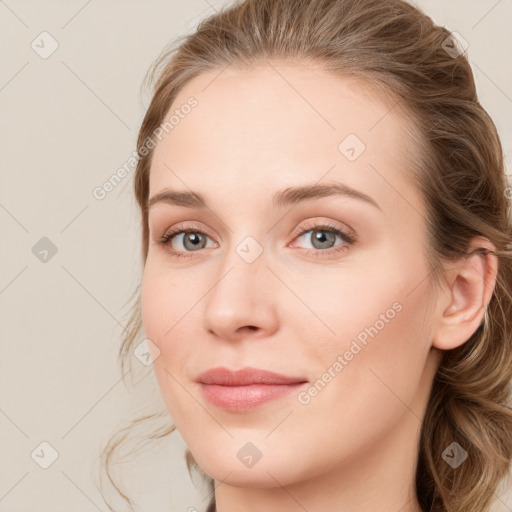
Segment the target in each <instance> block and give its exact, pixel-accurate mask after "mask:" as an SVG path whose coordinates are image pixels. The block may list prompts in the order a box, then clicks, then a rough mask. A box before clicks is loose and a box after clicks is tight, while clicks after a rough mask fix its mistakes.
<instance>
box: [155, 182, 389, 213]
mask: <svg viewBox="0 0 512 512" xmlns="http://www.w3.org/2000/svg"><path fill="white" fill-rule="evenodd" d="M337 195H342V196H348V197H352V198H354V199H359V200H361V201H364V202H366V203H367V204H370V205H372V206H374V207H375V208H377V209H379V210H381V211H382V209H381V207H380V206H379V205H378V204H377V202H376V201H375V200H374V199H373V198H372V197H370V196H369V195H367V194H365V193H364V192H361V191H360V190H356V189H354V188H352V187H349V186H348V185H345V184H344V183H338V182H334V183H329V184H325V185H318V184H315V185H304V186H299V187H288V188H285V189H284V190H280V191H278V192H276V193H275V194H274V196H273V198H272V204H273V206H274V208H284V207H285V206H289V205H295V204H298V203H300V202H302V201H306V200H310V199H318V198H321V197H329V196H337ZM159 203H164V204H171V205H175V206H183V207H186V208H207V207H208V206H207V204H206V200H205V198H204V197H203V196H202V195H201V194H199V193H197V192H177V191H174V190H170V189H163V190H162V191H161V192H158V193H157V194H155V195H154V196H152V197H151V198H150V199H149V201H148V204H147V209H148V210H149V209H150V208H151V207H152V206H154V205H155V204H159Z"/></svg>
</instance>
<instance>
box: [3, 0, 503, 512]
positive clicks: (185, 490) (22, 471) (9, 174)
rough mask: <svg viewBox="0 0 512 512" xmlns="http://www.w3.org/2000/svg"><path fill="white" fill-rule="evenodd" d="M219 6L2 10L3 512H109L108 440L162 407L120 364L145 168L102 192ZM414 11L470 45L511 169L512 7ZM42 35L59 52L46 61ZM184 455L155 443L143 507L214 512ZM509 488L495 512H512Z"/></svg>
mask: <svg viewBox="0 0 512 512" xmlns="http://www.w3.org/2000/svg"><path fill="white" fill-rule="evenodd" d="M222 4H223V2H219V1H217V2H213V1H212V0H209V1H208V2H207V1H206V0H186V1H180V2H178V1H177V0H166V1H163V0H150V1H145V2H143V1H134V0H125V1H123V2H119V1H115V0H102V1H99V0H92V1H90V0H89V1H86V0H73V1H66V2H65V1H63V0H61V1H57V0H47V1H45V2H41V1H36V0H23V1H22V0H5V2H0V17H1V18H0V19H1V28H0V38H1V41H0V52H1V66H0V109H1V116H0V130H1V132H0V152H1V156H2V183H1V187H0V222H1V229H2V231H1V233H2V251H1V262H0V314H1V318H0V322H1V329H2V331H1V334H2V336H1V357H0V449H1V455H0V512H46V511H49V510H52V511H53V512H64V511H66V512H67V511H69V510H74V511H76V512H79V511H83V512H89V511H95V510H103V511H106V510H107V507H106V505H105V504H104V502H103V501H102V499H101V496H100V494H99V492H98V489H97V487H96V483H95V481H96V480H97V477H96V475H95V471H96V469H95V468H96V465H97V458H98V450H99V447H100V445H101V443H103V442H104V441H105V440H106V439H107V438H108V436H109V434H111V433H112V432H114V430H116V428H117V427H119V426H121V425H122V424H123V422H125V421H126V420H127V419H129V418H131V417H135V416H136V415H137V413H138V412H140V411H142V410H144V411H146V410H149V409H151V407H152V406H153V405H154V406H155V407H163V405H162V401H161V398H160V396H159V393H158V389H157V388H156V387H155V386H156V385H155V384H154V381H152V379H151V378H150V379H149V380H148V384H147V385H144V386H141V387H139V388H137V389H136V390H132V389H131V388H130V387H129V386H127V385H125V384H124V383H123V381H122V380H121V375H120V373H119V369H118V366H117V361H116V357H117V350H118V347H119V344H120V337H121V333H122V327H121V325H124V324H125V322H126V319H125V317H124V315H125V313H126V308H124V307H123V304H124V303H125V302H126V300H127V299H128V298H129V295H130V293H131V292H132V290H133V288H134V287H135V286H136V284H137V282H138V280H139V277H140V272H141V262H140V241H139V236H140V231H139V224H138V222H139V220H138V212H137V210H136V208H135V203H134V199H133V195H132V188H131V187H132V182H131V178H132V176H133V172H131V173H129V174H128V176H127V177H126V178H125V180H124V181H123V183H121V184H120V185H119V186H117V187H116V188H115V189H114V190H113V191H112V192H110V193H109V194H108V195H107V196H106V197H105V198H104V199H102V200H100V199H97V198H95V197H94V195H93V191H94V189H95V188H96V187H98V186H101V185H102V184H103V183H104V182H105V181H107V180H108V179H109V177H110V176H111V175H112V174H114V173H115V172H116V171H117V169H119V168H120V167H121V166H123V164H125V163H126V162H127V160H128V159H129V158H130V156H132V154H133V152H134V151H135V141H136V136H137V131H138V128H139V126H140V123H141V121H142V117H143V115H144V112H145V108H146V107H147V105H148V99H149V98H148V97H146V96H142V97H140V96H139V88H140V85H141V82H142V80H143V77H144V74H145V72H146V70H147V69H148V67H149V66H150V64H151V63H152V62H153V60H154V59H155V58H156V57H157V56H158V54H159V53H160V51H161V50H162V49H163V48H164V46H165V45H166V44H167V43H168V42H170V41H171V40H172V39H174V38H175V37H177V36H179V35H182V34H184V33H185V32H189V31H191V30H192V29H193V28H194V26H195V24H196V23H197V21H198V20H199V19H201V18H202V17H204V16H205V15H207V14H209V13H211V12H213V9H214V8H215V7H217V8H218V7H219V6H220V5H222ZM417 4H418V5H419V6H420V7H422V8H423V9H424V10H425V11H426V12H427V14H429V15H431V16H432V17H433V18H434V20H435V21H436V22H437V23H439V24H442V25H445V26H446V27H447V28H448V29H450V30H455V31H457V32H459V33H460V34H462V36H463V37H464V38H465V39H466V40H467V41H468V43H469V48H468V52H469V56H470V60H471V64H472V66H473V69H474V72H475V76H476V81H477V86H478V91H479V95H480V100H481V103H482V104H483V105H484V107H485V108H486V109H487V110H488V112H489V113H490V115H491V116H492V118H493V119H494V121H495V123H496V125H497V127H498V130H499V132H500V135H501V137H502V142H503V145H504V149H505V154H506V157H507V162H508V169H509V172H511V167H510V160H511V148H512V99H511V98H512V68H511V66H510V50H511V49H512V31H511V30H510V21H511V20H512V3H511V2H510V1H508V0H501V1H496V0H449V1H448V0H429V1H427V0H422V1H418V2H417ZM43 31H46V32H48V33H49V34H50V35H51V37H52V38H53V39H54V40H55V41H57V43H58V48H57V49H56V51H55V52H54V53H53V54H51V55H50V56H49V57H47V58H43V57H42V56H41V54H43V56H44V52H49V51H50V50H51V44H52V41H51V39H50V38H49V37H48V36H40V34H41V32H43ZM41 39H43V41H41ZM53 44H54V43H53ZM31 45H33V46H35V48H37V50H36V49H34V48H33V47H32V46H31ZM43 238H45V239H43ZM41 239H43V240H42V241H41ZM34 247H35V249H34ZM55 250H56V251H57V252H56V253H55V254H53V252H55ZM45 251H47V252H45ZM34 253H36V254H34ZM41 258H42V259H43V260H44V259H45V258H46V261H41ZM135 363H137V362H135ZM149 369H150V370H151V368H149ZM143 370H144V368H143ZM151 377H152V375H151ZM42 442H46V443H49V445H51V447H53V449H55V450H56V452H57V453H58V458H57V459H56V460H55V461H54V462H53V464H51V465H50V466H49V467H48V468H47V469H43V468H42V467H40V464H44V462H45V461H46V462H47V463H48V462H50V461H51V456H52V448H50V447H49V446H47V445H41V443H42ZM34 450H35V452H34ZM31 454H33V455H31ZM183 454H184V444H183V441H182V439H181V437H180V436H179V434H178V433H174V434H173V435H172V436H171V438H169V440H168V441H167V442H166V443H164V444H162V446H161V447H159V448H158V449H153V450H149V449H148V451H147V453H146V454H145V457H144V461H143V462H142V461H141V462H139V463H138V466H137V471H138V472H139V473H134V474H133V475H132V481H131V482H130V484H129V491H130V495H133V497H134V498H136V499H137V502H138V504H139V505H140V510H151V511H152V512H160V511H169V510H176V511H186V510H187V509H188V508H189V507H196V508H197V510H203V509H204V507H205V505H206V503H207V500H203V497H204V496H203V495H202V494H203V492H204V490H202V489H200V488H199V487H197V488H196V487H194V484H193V483H192V481H191V480H190V478H189V475H188V473H187V471H186V468H185V464H184V460H183ZM36 461H38V462H39V463H36ZM505 491H506V489H503V491H502V492H503V493H504V494H503V495H502V496H501V501H499V502H497V504H496V507H495V509H494V510H495V511H510V510H512V493H511V492H510V491H509V492H508V494H506V493H505Z"/></svg>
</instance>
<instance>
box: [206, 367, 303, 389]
mask: <svg viewBox="0 0 512 512" xmlns="http://www.w3.org/2000/svg"><path fill="white" fill-rule="evenodd" d="M197 381H198V382H200V383H202V384H218V385H219V386H249V385H251V384H266V385H271V384H274V385H280V384H300V383H303V382H307V380H306V379H304V378H300V377H287V376H286V375H281V374H279V373H274V372H270V371H268V370H259V369H257V368H249V367H248V368H244V369H243V370H238V371H232V370H229V369H227V368H221V367H219V368H212V369H211V370H208V371H206V372H204V373H201V375H199V377H198V378H197Z"/></svg>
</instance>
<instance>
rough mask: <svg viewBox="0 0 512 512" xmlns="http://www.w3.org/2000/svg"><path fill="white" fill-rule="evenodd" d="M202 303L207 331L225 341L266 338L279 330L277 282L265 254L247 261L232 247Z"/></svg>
mask: <svg viewBox="0 0 512 512" xmlns="http://www.w3.org/2000/svg"><path fill="white" fill-rule="evenodd" d="M223 263H224V264H223V265H222V266H221V268H219V271H218V273H216V274H215V276H214V279H213V280H212V282H211V283H210V285H209V289H210V291H209V292H208V293H207V295H206V296H205V298H204V301H202V302H203V307H204V311H203V324H204V328H205V329H206V331H207V332H208V333H209V334H211V335H214V336H215V337H217V338H219V339H221V340H225V341H236V340H241V339H246V338H247V337H251V338H260V337H267V336H270V335H271V334H273V333H274V332H275V331H276V330H277V329H278V315H277V307H276V304H277V294H276V290H275V287H276V285H277V283H276V281H277V280H276V279H275V276H274V275H273V274H272V272H271V271H270V270H269V269H268V268H267V266H266V263H267V262H266V259H265V255H264V253H263V254H261V255H260V256H259V257H258V258H257V259H256V261H253V262H251V263H248V262H247V261H244V259H243V258H241V257H240V256H239V255H238V254H237V253H236V251H235V250H234V249H232V252H231V254H230V255H229V257H227V258H225V260H224V262H223Z"/></svg>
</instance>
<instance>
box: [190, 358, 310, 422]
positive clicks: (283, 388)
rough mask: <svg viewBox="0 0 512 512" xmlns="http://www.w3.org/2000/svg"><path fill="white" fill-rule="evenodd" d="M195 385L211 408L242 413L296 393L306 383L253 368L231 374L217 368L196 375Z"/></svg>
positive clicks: (302, 380) (299, 379) (298, 378)
mask: <svg viewBox="0 0 512 512" xmlns="http://www.w3.org/2000/svg"><path fill="white" fill-rule="evenodd" d="M197 382H198V383H199V385H200V387H201V393H202V395H203V398H205V400H207V401H208V402H209V403H210V404H212V405H214V406H215V407H218V408H220V409H223V410H226V411H232V412H242V411H249V410H252V409H255V408H257V407H259V406H261V405H263V404H264V403H266V402H269V401H271V400H277V399H279V398H284V397H286V396H288V395H290V394H291V393H293V392H297V391H298V390H299V389H300V388H301V387H304V386H305V385H306V384H307V382H308V381H307V380H306V379H305V378H302V377H289V376H286V375H281V374H278V373H275V372H270V371H268V370H261V369H256V368H249V367H248V368H244V369H243V370H238V371H232V370H229V369H227V368H220V367H217V368H212V369H211V370H208V371H207V372H204V373H202V374H201V375H199V377H198V378H197Z"/></svg>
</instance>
